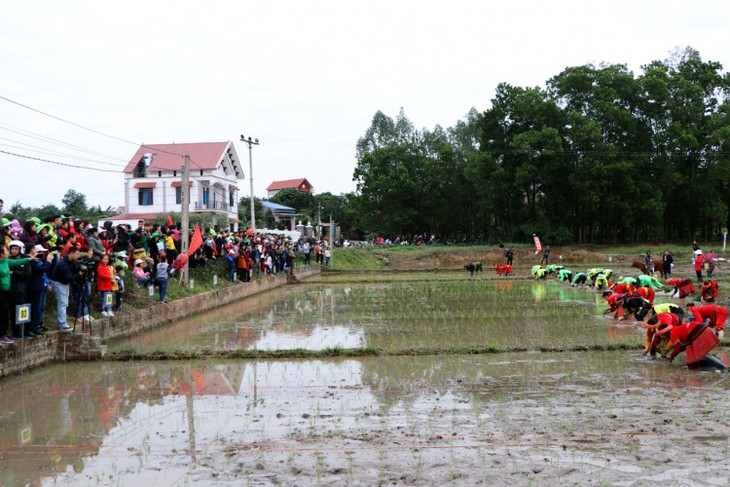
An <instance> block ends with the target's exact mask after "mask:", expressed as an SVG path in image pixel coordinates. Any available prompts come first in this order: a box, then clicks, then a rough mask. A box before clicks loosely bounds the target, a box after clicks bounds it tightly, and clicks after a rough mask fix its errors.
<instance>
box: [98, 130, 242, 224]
mask: <svg viewBox="0 0 730 487" xmlns="http://www.w3.org/2000/svg"><path fill="white" fill-rule="evenodd" d="M186 155H187V156H189V157H190V178H189V185H190V207H189V208H190V213H197V214H205V213H208V214H210V215H211V216H212V220H213V223H214V224H215V223H216V222H217V220H218V218H220V217H226V218H227V219H228V221H229V223H230V225H231V229H233V230H236V229H237V227H238V223H239V221H238V199H239V195H238V193H239V190H238V180H239V179H243V178H244V174H243V169H242V167H241V164H240V161H239V159H238V154H237V153H236V149H235V147H234V146H233V143H232V142H231V141H227V142H195V143H185V144H151V145H142V146H140V147H139V149H137V152H136V153H135V154H134V155H133V156H132V159H131V160H130V161H129V163H128V164H127V166H126V167H125V168H124V208H125V214H123V215H117V216H115V217H112V218H109V220H112V221H119V222H122V221H128V220H130V219H132V218H133V217H132V215H134V217H137V216H139V215H146V216H148V215H157V214H160V213H171V212H180V211H181V210H182V207H181V202H182V168H183V165H184V163H185V156H186ZM128 217H129V218H128Z"/></svg>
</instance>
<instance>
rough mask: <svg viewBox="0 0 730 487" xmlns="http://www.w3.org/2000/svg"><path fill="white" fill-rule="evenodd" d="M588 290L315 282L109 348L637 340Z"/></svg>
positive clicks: (508, 284) (486, 283) (506, 284)
mask: <svg viewBox="0 0 730 487" xmlns="http://www.w3.org/2000/svg"><path fill="white" fill-rule="evenodd" d="M605 307H606V305H605V301H604V300H603V299H602V298H601V297H600V296H599V295H598V294H597V293H596V292H594V291H590V290H587V289H577V288H570V287H568V286H565V285H561V284H560V283H558V282H530V281H524V280H522V281H510V280H503V281H495V280H479V279H469V280H465V279H459V280H452V281H445V280H440V281H433V282H429V281H414V282H391V283H366V284H351V285H348V284H316V285H310V286H299V287H293V288H287V289H285V290H279V291H277V292H274V293H270V294H267V295H266V296H261V297H257V298H255V299H250V300H249V299H247V300H246V301H244V302H242V303H236V304H232V305H229V306H225V307H222V308H221V309H218V310H215V311H213V312H209V313H205V314H202V315H196V316H194V317H191V318H190V319H187V320H182V321H180V322H177V323H174V324H173V325H171V326H168V327H165V328H163V329H160V330H157V331H154V332H151V333H146V334H145V335H144V336H140V337H137V338H133V339H130V340H126V341H123V342H117V343H113V344H112V350H114V349H116V350H119V349H129V348H132V349H135V350H138V351H151V350H155V349H168V350H169V349H182V350H191V349H193V350H200V349H215V350H234V349H259V350H285V349H294V348H304V349H310V350H319V349H323V348H331V347H342V348H358V347H366V346H369V347H375V348H379V349H383V350H387V351H393V350H398V351H402V350H409V349H454V348H459V347H475V346H496V347H517V346H520V347H528V348H537V347H540V346H548V347H570V346H575V345H594V344H601V345H603V344H609V343H631V344H637V345H639V344H641V343H642V342H643V338H642V335H641V332H640V331H639V330H638V329H637V328H635V327H634V326H632V325H625V324H624V325H620V324H617V323H616V322H615V321H614V320H613V319H611V318H610V317H608V316H605V315H603V314H602V311H603V309H605Z"/></svg>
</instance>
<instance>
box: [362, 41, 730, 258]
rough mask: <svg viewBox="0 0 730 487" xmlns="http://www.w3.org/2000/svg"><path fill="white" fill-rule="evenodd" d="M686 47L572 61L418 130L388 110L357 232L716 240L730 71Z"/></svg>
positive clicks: (367, 144) (722, 224)
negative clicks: (651, 57)
mask: <svg viewBox="0 0 730 487" xmlns="http://www.w3.org/2000/svg"><path fill="white" fill-rule="evenodd" d="M722 69H723V68H722V65H721V64H720V63H718V62H713V61H703V60H702V58H701V57H700V54H699V53H698V52H697V51H696V50H694V49H692V48H686V49H683V50H676V51H674V52H673V53H671V55H670V56H669V58H668V59H667V60H664V61H652V62H651V63H649V64H647V65H645V66H642V68H641V73H640V74H639V75H634V73H632V72H631V71H629V70H628V68H627V67H626V65H622V64H611V65H607V64H601V65H593V64H587V65H583V66H575V67H568V68H566V69H564V70H563V71H562V72H561V73H559V74H557V75H556V76H553V77H552V78H550V79H549V80H548V81H547V82H546V87H545V88H540V87H516V86H511V85H509V84H507V83H502V84H500V85H499V86H498V87H497V89H496V93H495V95H494V98H493V99H492V101H491V107H490V108H489V109H487V110H486V111H484V112H482V113H479V112H477V111H476V110H475V109H472V110H471V111H470V112H469V113H468V114H467V116H466V117H465V119H463V120H461V121H459V122H457V123H456V125H455V126H454V127H451V128H448V129H443V128H441V127H440V126H436V127H435V128H434V129H433V130H428V129H422V130H416V129H415V127H414V125H413V123H412V122H411V121H410V120H408V118H407V117H406V115H405V113H404V112H403V110H402V109H401V111H400V113H399V114H398V115H397V116H396V117H395V118H391V117H388V116H386V115H385V114H383V113H382V112H380V111H378V112H377V113H376V114H375V116H374V117H373V120H372V123H371V125H370V127H369V128H368V129H367V131H366V132H365V135H364V136H363V137H362V138H360V140H359V141H358V143H357V155H356V157H357V165H356V169H355V171H354V176H353V178H354V180H355V182H356V185H357V186H356V187H357V189H356V192H355V193H354V194H352V195H349V197H348V201H349V204H350V205H351V209H352V211H351V213H350V214H349V217H350V221H349V222H348V223H349V225H350V227H351V229H352V231H353V232H361V233H366V232H374V233H379V234H386V235H400V234H404V235H412V234H414V233H423V232H428V233H434V234H436V235H438V236H439V237H440V238H441V239H451V240H456V241H462V240H470V241H474V240H482V241H492V242H494V241H499V240H505V241H527V240H528V239H529V236H531V235H532V234H533V233H538V234H539V235H542V236H543V237H544V239H545V240H547V241H549V242H551V243H555V244H568V243H596V244H602V243H635V242H647V241H655V242H667V241H686V240H693V239H698V240H700V239H701V240H704V241H708V240H711V239H716V238H718V236H719V235H721V232H722V231H723V230H724V229H725V228H726V227H727V226H728V218H729V214H728V206H729V205H730V146H729V144H730V101H729V98H728V94H729V93H730V75H728V74H727V73H723V72H722Z"/></svg>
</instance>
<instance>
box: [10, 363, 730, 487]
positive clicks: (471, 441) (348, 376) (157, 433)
mask: <svg viewBox="0 0 730 487" xmlns="http://www.w3.org/2000/svg"><path fill="white" fill-rule="evenodd" d="M725 377H727V376H725V375H718V374H714V373H706V372H699V373H698V372H690V371H688V370H686V369H683V368H681V367H677V366H673V365H671V364H667V363H663V362H657V361H652V360H649V359H646V358H644V357H642V356H641V355H640V354H639V353H638V352H636V353H630V352H615V351H614V352H592V353H590V354H589V355H588V356H586V355H585V354H582V353H581V354H579V353H517V354H515V353H507V354H496V355H484V356H461V355H450V356H419V357H369V358H362V359H337V360H328V361H321V360H300V361H275V360H271V361H267V360H263V361H235V360H229V361H195V362H180V361H172V362H146V363H145V362H139V363H125V362H116V363H107V362H104V363H81V364H58V365H56V366H53V367H48V368H45V369H42V370H39V371H37V372H35V373H33V374H30V375H25V376H23V377H17V378H13V379H10V380H7V381H5V382H4V383H3V384H2V387H1V388H0V403H1V405H0V411H2V414H1V415H0V441H1V442H2V446H1V447H0V448H1V449H0V465H1V467H0V483H2V485H3V486H12V485H46V486H49V485H63V486H69V485H78V486H89V485H129V486H141V485H211V486H214V485H318V484H319V485H374V484H378V483H382V484H388V485H393V484H395V485H443V484H452V485H505V484H506V483H511V484H515V485H650V484H653V483H655V482H660V483H661V484H662V485H726V484H727V481H728V478H730V477H729V476H730V466H728V465H727V462H726V461H725V457H726V455H727V452H728V448H729V447H730V442H729V441H728V438H729V437H730V414H729V413H728V411H727V408H726V407H725V405H726V401H727V397H728V393H730V390H729V388H730V382H728V381H726V380H725Z"/></svg>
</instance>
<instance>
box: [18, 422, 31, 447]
mask: <svg viewBox="0 0 730 487" xmlns="http://www.w3.org/2000/svg"><path fill="white" fill-rule="evenodd" d="M31 441H33V427H32V426H31V425H28V426H25V427H23V428H21V429H20V430H18V442H19V443H20V444H21V445H27V444H28V443H30V442H31Z"/></svg>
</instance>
